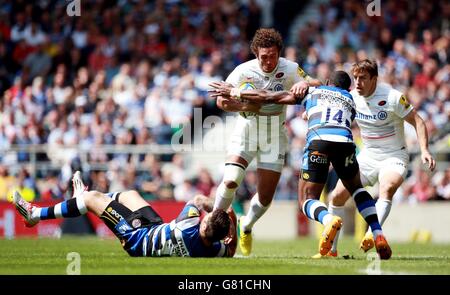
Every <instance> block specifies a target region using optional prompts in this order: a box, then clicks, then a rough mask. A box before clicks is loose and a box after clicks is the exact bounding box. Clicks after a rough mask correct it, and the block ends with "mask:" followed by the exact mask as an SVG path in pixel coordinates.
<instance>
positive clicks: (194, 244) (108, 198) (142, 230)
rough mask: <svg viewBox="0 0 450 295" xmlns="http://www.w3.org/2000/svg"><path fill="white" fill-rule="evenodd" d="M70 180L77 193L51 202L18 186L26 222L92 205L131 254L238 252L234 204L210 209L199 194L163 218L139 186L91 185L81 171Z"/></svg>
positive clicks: (18, 199) (70, 214)
mask: <svg viewBox="0 0 450 295" xmlns="http://www.w3.org/2000/svg"><path fill="white" fill-rule="evenodd" d="M72 181H73V197H72V198H71V199H69V200H65V201H63V202H60V203H58V204H56V205H55V206H51V207H42V208H41V207H37V206H34V205H32V204H31V203H29V202H27V201H25V200H24V199H23V198H22V197H21V195H20V194H19V192H17V191H15V192H14V197H13V202H14V204H15V206H16V209H17V210H18V212H19V213H20V214H21V215H22V216H23V218H24V223H25V225H26V226H27V227H32V226H35V225H36V224H37V223H38V222H40V221H41V220H44V221H45V220H48V219H55V218H71V217H77V216H80V215H82V214H86V213H87V212H88V211H89V212H92V213H94V214H95V215H97V216H98V217H99V218H100V219H101V220H103V222H104V223H105V224H106V225H107V226H108V227H109V229H110V230H111V231H112V232H113V233H114V234H115V235H116V236H117V238H119V240H120V242H121V244H122V246H123V248H124V250H125V251H126V252H128V254H129V255H130V256H181V257H233V256H234V253H235V251H236V247H237V235H236V227H235V224H236V223H237V220H236V215H235V214H234V212H233V210H232V209H231V208H229V209H228V210H227V212H225V211H224V210H215V211H214V212H212V201H211V200H210V199H209V198H207V197H205V196H201V195H197V196H196V197H195V198H194V199H193V200H192V201H189V202H188V203H187V204H186V206H185V207H184V208H183V210H182V211H181V213H180V214H179V215H178V217H177V218H176V219H175V220H172V222H170V223H163V221H162V219H161V217H160V216H159V215H158V213H157V212H156V211H155V210H153V208H152V207H151V206H150V205H149V204H148V203H147V202H146V201H145V200H144V199H143V198H142V197H141V196H140V195H139V193H138V192H136V191H125V192H116V193H108V194H103V193H101V192H97V191H88V190H87V187H86V186H85V185H84V184H83V181H82V179H81V174H80V172H79V171H77V172H75V174H74V176H73V179H72ZM203 212H204V213H203Z"/></svg>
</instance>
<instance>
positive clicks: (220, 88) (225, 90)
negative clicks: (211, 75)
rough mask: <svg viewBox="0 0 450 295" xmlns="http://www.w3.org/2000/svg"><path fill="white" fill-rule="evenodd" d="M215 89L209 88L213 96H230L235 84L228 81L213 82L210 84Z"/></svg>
mask: <svg viewBox="0 0 450 295" xmlns="http://www.w3.org/2000/svg"><path fill="white" fill-rule="evenodd" d="M208 85H209V86H211V87H212V88H214V89H210V90H208V92H209V95H210V96H211V97H218V96H225V97H229V96H230V94H231V89H233V88H234V87H233V85H232V84H230V83H226V82H223V81H222V82H211V83H209V84H208Z"/></svg>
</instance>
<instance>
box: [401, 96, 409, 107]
mask: <svg viewBox="0 0 450 295" xmlns="http://www.w3.org/2000/svg"><path fill="white" fill-rule="evenodd" d="M400 104H401V105H403V106H404V107H405V109H407V108H409V107H410V106H411V104H410V103H409V101H408V99H407V98H406V96H405V95H402V96H400Z"/></svg>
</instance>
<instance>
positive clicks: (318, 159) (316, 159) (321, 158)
mask: <svg viewBox="0 0 450 295" xmlns="http://www.w3.org/2000/svg"><path fill="white" fill-rule="evenodd" d="M309 161H310V162H311V163H317V164H326V163H327V156H326V155H324V154H321V153H319V152H312V153H311V155H310V156H309Z"/></svg>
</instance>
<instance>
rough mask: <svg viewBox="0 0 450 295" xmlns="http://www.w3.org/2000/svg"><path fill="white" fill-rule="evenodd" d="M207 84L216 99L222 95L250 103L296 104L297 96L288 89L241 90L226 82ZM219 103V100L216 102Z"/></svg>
mask: <svg viewBox="0 0 450 295" xmlns="http://www.w3.org/2000/svg"><path fill="white" fill-rule="evenodd" d="M209 86H211V87H213V88H214V89H212V90H210V91H209V92H210V95H211V97H217V98H218V100H219V99H220V98H223V97H231V98H234V99H235V100H246V101H248V102H250V103H258V104H261V103H274V104H296V103H298V97H296V96H295V95H294V94H293V93H292V92H289V91H269V90H265V89H255V90H250V89H247V90H241V89H239V88H235V87H233V85H231V84H229V83H226V82H212V83H210V84H209ZM218 103H219V102H218Z"/></svg>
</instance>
